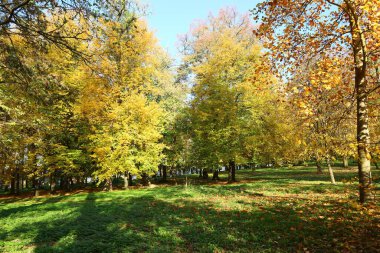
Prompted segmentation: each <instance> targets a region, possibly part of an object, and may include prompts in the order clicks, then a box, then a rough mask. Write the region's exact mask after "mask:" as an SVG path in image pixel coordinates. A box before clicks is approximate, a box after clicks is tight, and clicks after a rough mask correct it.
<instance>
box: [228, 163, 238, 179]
mask: <svg viewBox="0 0 380 253" xmlns="http://www.w3.org/2000/svg"><path fill="white" fill-rule="evenodd" d="M235 171H236V164H235V161H229V163H228V182H229V183H231V182H235V181H236V177H235Z"/></svg>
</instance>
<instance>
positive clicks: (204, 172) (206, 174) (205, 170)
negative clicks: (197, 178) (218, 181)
mask: <svg viewBox="0 0 380 253" xmlns="http://www.w3.org/2000/svg"><path fill="white" fill-rule="evenodd" d="M202 178H203V179H208V171H207V169H203V175H202Z"/></svg>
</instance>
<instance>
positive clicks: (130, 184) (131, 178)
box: [128, 173, 133, 186]
mask: <svg viewBox="0 0 380 253" xmlns="http://www.w3.org/2000/svg"><path fill="white" fill-rule="evenodd" d="M128 181H129V182H128V185H129V186H132V183H133V177H132V174H131V173H128Z"/></svg>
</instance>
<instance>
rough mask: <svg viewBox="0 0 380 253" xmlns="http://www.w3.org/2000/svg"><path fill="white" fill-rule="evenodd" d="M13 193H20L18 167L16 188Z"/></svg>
mask: <svg viewBox="0 0 380 253" xmlns="http://www.w3.org/2000/svg"><path fill="white" fill-rule="evenodd" d="M15 190H16V191H15V194H16V195H19V194H20V169H19V168H18V167H17V168H16V189H15Z"/></svg>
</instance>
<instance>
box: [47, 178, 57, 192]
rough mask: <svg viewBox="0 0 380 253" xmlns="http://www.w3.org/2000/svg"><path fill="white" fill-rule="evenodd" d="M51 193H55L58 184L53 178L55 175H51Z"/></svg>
mask: <svg viewBox="0 0 380 253" xmlns="http://www.w3.org/2000/svg"><path fill="white" fill-rule="evenodd" d="M49 181H50V192H51V193H53V192H54V191H55V188H56V184H55V179H54V177H53V175H50V179H49Z"/></svg>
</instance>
